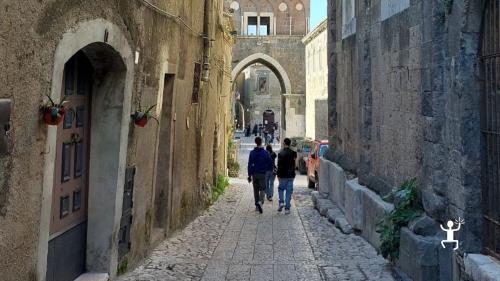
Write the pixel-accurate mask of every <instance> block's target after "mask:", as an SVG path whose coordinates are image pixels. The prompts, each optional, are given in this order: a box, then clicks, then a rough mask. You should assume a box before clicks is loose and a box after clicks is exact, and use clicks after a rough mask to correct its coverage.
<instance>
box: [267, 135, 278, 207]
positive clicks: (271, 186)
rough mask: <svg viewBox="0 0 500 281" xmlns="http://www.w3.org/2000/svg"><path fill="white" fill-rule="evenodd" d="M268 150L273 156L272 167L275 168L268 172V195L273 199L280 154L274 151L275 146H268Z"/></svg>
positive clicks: (268, 197)
mask: <svg viewBox="0 0 500 281" xmlns="http://www.w3.org/2000/svg"><path fill="white" fill-rule="evenodd" d="M266 150H267V152H269V155H270V156H271V161H272V167H273V169H272V170H271V171H268V172H267V179H266V195H267V200H269V201H273V196H274V179H275V178H276V158H277V157H278V155H276V153H275V152H274V151H273V147H272V146H271V145H268V146H266Z"/></svg>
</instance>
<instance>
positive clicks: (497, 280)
mask: <svg viewBox="0 0 500 281" xmlns="http://www.w3.org/2000/svg"><path fill="white" fill-rule="evenodd" d="M464 264H465V273H467V274H468V275H469V276H470V277H471V279H472V280H476V281H500V263H499V262H498V261H497V260H495V259H493V258H492V257H489V256H485V255H480V254H469V255H467V256H465V259H464Z"/></svg>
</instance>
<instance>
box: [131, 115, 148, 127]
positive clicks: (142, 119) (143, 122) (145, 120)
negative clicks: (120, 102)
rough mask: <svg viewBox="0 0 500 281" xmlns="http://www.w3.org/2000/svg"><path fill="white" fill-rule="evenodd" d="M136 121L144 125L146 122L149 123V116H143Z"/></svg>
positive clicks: (137, 123)
mask: <svg viewBox="0 0 500 281" xmlns="http://www.w3.org/2000/svg"><path fill="white" fill-rule="evenodd" d="M134 123H135V124H136V125H137V126H139V127H144V126H146V124H148V117H146V116H144V117H142V118H139V119H135V120H134Z"/></svg>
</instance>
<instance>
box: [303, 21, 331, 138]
mask: <svg viewBox="0 0 500 281" xmlns="http://www.w3.org/2000/svg"><path fill="white" fill-rule="evenodd" d="M326 27H327V21H326V20H324V21H323V22H321V23H320V24H319V25H318V26H317V27H316V28H315V29H314V30H313V31H311V32H310V33H309V34H308V35H306V36H305V37H304V39H302V42H303V43H304V44H305V45H306V137H308V138H311V139H327V138H328V56H327V32H326Z"/></svg>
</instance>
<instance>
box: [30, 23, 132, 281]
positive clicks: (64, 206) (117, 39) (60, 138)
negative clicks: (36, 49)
mask: <svg viewBox="0 0 500 281" xmlns="http://www.w3.org/2000/svg"><path fill="white" fill-rule="evenodd" d="M85 64H87V66H86V67H87V68H85V69H82V67H83V65H85ZM86 72H87V73H86ZM91 72H92V73H94V75H93V76H92V75H88V73H91ZM79 73H81V75H80V74H79ZM133 75H134V56H133V52H132V49H131V47H130V45H129V43H128V40H127V38H126V36H125V35H124V34H123V33H122V31H121V30H120V28H118V27H117V26H116V25H114V24H112V23H110V22H107V21H105V20H103V19H97V20H92V21H88V22H83V23H80V24H78V26H76V27H75V28H73V29H72V30H70V31H68V32H66V33H65V34H64V35H63V36H62V39H61V41H60V42H59V44H58V46H57V49H56V52H55V55H54V69H53V77H52V88H51V93H50V96H51V98H52V99H53V100H55V101H60V100H61V99H62V96H63V95H65V96H66V97H67V98H68V100H71V102H68V105H69V106H71V109H73V113H72V114H71V116H73V117H74V118H70V117H69V118H65V120H64V121H63V122H62V123H63V124H61V125H59V126H57V127H56V126H51V127H49V128H48V132H47V134H48V137H47V142H46V151H48V154H47V155H46V156H45V168H44V178H43V199H42V209H41V214H40V232H39V243H38V253H37V280H73V279H74V276H75V275H78V274H80V273H83V272H84V271H88V272H97V273H108V274H109V275H110V276H114V275H116V268H117V260H118V242H117V241H118V230H119V228H120V218H121V209H122V201H123V188H124V179H125V166H126V153H127V144H128V140H127V138H128V131H129V123H130V116H129V115H130V107H131V97H132V83H133ZM85 96H87V99H86V100H88V104H86V103H85V102H83V103H81V104H80V103H79V104H77V105H74V104H73V102H76V100H80V99H82V98H83V97H85ZM90 97H91V98H90ZM73 105H74V108H73ZM66 119H67V120H66ZM73 120H74V121H73ZM66 121H67V122H66ZM90 124H91V125H90ZM81 128H84V129H81ZM71 130H74V132H69V131H71ZM68 132H69V133H71V134H68ZM66 137H69V140H71V141H68V140H67V139H65V138H66ZM78 144H80V145H79V146H78ZM60 145H62V146H61V147H60ZM78 147H80V148H81V147H84V148H81V149H78ZM85 147H86V148H85ZM61 174H62V175H63V176H62V177H61ZM79 179H81V180H79ZM73 181H75V182H76V183H75V184H76V187H75V190H74V191H73V192H70V193H68V194H66V193H65V191H66V190H67V189H68V185H67V184H68V182H73ZM63 186H64V188H63ZM61 190H62V191H63V192H61ZM63 193H64V194H63ZM56 197H57V198H56ZM75 202H77V203H78V202H80V203H79V204H80V205H81V207H79V208H75V206H77V205H76V203H75ZM85 202H87V204H85ZM85 205H87V206H85ZM69 206H72V207H69ZM75 218H78V219H77V220H75V221H74V222H73V221H72V220H73V219H75ZM68 220H70V221H68ZM64 245H71V247H65V246H64ZM75 257H78V258H75ZM70 267H73V269H72V270H69V269H68V268H70ZM75 268H76V269H75ZM69 278H73V279H69Z"/></svg>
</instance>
